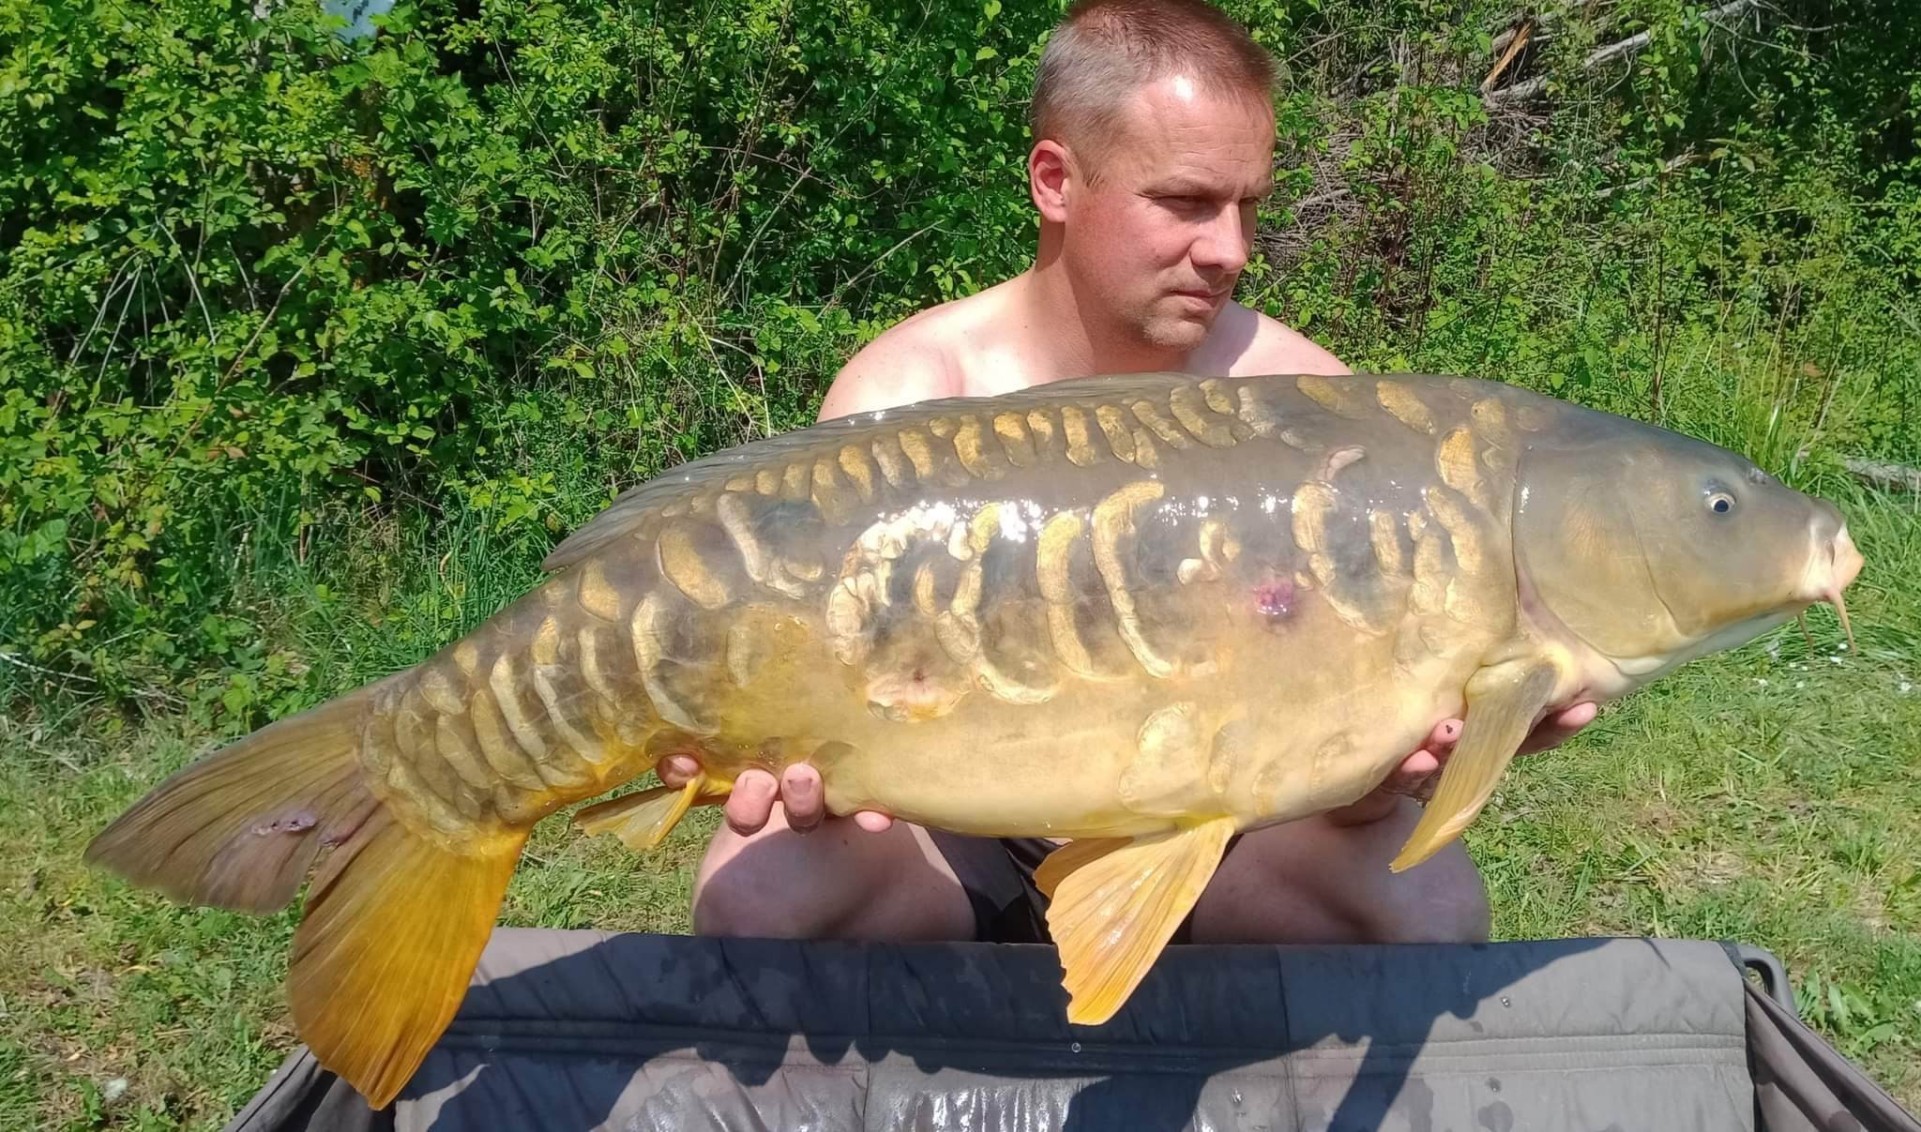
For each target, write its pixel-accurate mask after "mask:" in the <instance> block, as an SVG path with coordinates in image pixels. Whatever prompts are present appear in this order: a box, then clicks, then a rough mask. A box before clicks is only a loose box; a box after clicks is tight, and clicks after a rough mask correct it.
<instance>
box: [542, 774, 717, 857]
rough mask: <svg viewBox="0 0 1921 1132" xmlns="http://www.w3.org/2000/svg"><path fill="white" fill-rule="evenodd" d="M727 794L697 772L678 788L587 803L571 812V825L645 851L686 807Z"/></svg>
mask: <svg viewBox="0 0 1921 1132" xmlns="http://www.w3.org/2000/svg"><path fill="white" fill-rule="evenodd" d="M726 796H727V791H726V790H725V789H717V788H716V787H715V786H714V785H713V784H712V783H710V782H709V781H708V780H707V776H706V775H704V774H696V775H695V776H694V777H693V778H691V779H689V780H688V782H687V785H686V786H683V787H681V788H680V789H678V790H676V789H674V788H673V787H672V786H656V787H654V788H653V789H652V790H642V791H640V792H639V793H635V794H628V795H625V796H623V797H619V798H615V799H614V800H613V801H611V802H601V803H598V804H596V805H592V806H588V807H587V808H585V809H583V810H581V811H580V812H579V813H577V814H575V815H574V828H576V829H578V830H580V831H581V832H582V833H585V834H588V835H589V836H593V835H595V834H601V833H611V834H613V835H614V836H615V837H618V838H620V839H621V840H622V841H624V842H626V844H627V847H628V848H630V849H636V850H643V851H644V850H648V849H652V848H654V847H655V846H657V845H659V844H660V843H661V842H662V841H665V840H666V839H667V835H668V834H670V833H672V832H673V831H674V827H675V826H676V825H679V824H680V819H681V818H683V817H686V816H687V811H688V810H689V809H691V808H692V807H694V806H698V805H701V804H703V803H707V802H714V801H718V800H719V799H721V798H725V797H726Z"/></svg>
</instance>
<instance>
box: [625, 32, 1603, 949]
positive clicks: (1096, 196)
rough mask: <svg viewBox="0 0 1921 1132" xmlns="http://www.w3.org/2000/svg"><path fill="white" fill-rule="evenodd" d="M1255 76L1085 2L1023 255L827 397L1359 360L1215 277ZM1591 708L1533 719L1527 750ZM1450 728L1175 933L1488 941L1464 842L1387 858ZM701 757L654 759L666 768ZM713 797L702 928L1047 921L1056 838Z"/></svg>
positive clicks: (1241, 193)
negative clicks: (721, 821)
mask: <svg viewBox="0 0 1921 1132" xmlns="http://www.w3.org/2000/svg"><path fill="white" fill-rule="evenodd" d="M1272 82H1273V70H1272V64H1271V62H1270V60H1269V58H1268V56H1267V55H1266V54H1265V53H1264V52H1263V51H1262V50H1261V49H1260V48H1259V47H1258V46H1256V45H1255V44H1254V43H1253V41H1252V40H1251V39H1249V38H1248V37H1247V35H1246V34H1245V32H1244V31H1243V30H1242V29H1241V28H1240V27H1238V26H1237V25H1235V24H1234V23H1233V22H1232V21H1230V20H1228V19H1226V18H1225V17H1223V16H1221V15H1220V14H1219V13H1217V12H1216V11H1214V10H1213V9H1212V8H1209V7H1207V6H1206V5H1205V4H1204V3H1203V2H1202V0H1180V2H1169V0H1084V2H1083V3H1081V4H1078V5H1076V7H1075V8H1074V9H1072V10H1071V11H1070V12H1069V13H1068V15H1067V17H1066V19H1065V21H1064V23H1063V24H1062V26H1061V27H1060V28H1059V29H1058V30H1057V31H1056V33H1055V35H1054V37H1053V38H1052V40H1051V41H1050V43H1049V45H1048V48H1047V50H1046V53H1045V55H1044V56H1043V59H1042V63H1041V71H1040V76H1039V81H1038V82H1037V84H1036V90H1035V95H1034V106H1033V110H1032V118H1033V126H1034V137H1035V139H1036V141H1035V143H1034V145H1033V148H1032V150H1031V152H1030V154H1029V157H1028V178H1029V188H1030V193H1031V196H1032V198H1033V202H1034V206H1035V208H1036V209H1037V210H1038V211H1039V213H1040V240H1039V247H1038V251H1037V255H1036V257H1035V260H1034V263H1033V266H1032V267H1031V268H1030V269H1029V270H1027V271H1026V272H1025V273H1023V274H1021V275H1019V276H1016V277H1015V278H1012V279H1009V280H1007V281H1006V282H1004V283H1001V284H999V285H998V286H995V287H992V288H990V289H988V290H986V291H984V292H981V293H980V294H977V295H973V296H970V297H968V298H964V299H959V300H956V301H954V302H950V303H946V304H943V305H941V306H938V307H935V308H933V309H931V310H927V311H924V312H922V313H920V314H917V315H915V316H913V317H912V318H909V319H907V320H906V321H904V322H901V323H900V324H898V325H896V326H894V327H892V328H890V329H889V330H888V331H887V332H886V333H884V334H882V335H881V336H880V337H879V338H877V339H876V340H875V341H874V342H872V343H871V344H869V345H868V346H867V347H866V348H864V349H863V350H861V351H860V352H859V353H858V354H856V355H855V356H854V358H853V359H852V360H851V361H849V362H848V364H847V366H846V368H845V369H843V370H842V371H841V372H840V373H839V375H838V376H837V377H836V378H835V380H834V382H833V384H832V387H831V388H830V389H829V390H828V392H827V396H826V399H825V401H824V403H823V404H822V407H821V410H820V416H821V418H822V419H827V418H832V417H838V416H843V415H847V414H850V413H858V412H865V411H868V410H874V409H881V408H888V407H893V406H898V405H903V404H907V403H910V402H914V401H922V400H927V399H929V398H935V397H950V396H973V395H982V394H996V393H1004V392H1007V391H1010V390H1015V389H1020V388H1024V387H1026V386H1032V385H1040V384H1043V383H1046V382H1052V381H1063V380H1069V379H1073V378H1078V377H1086V376H1091V375H1096V374H1109V373H1121V372H1146V371H1155V370H1181V371H1187V372H1192V373H1197V374H1221V375H1236V374H1299V373H1328V374H1338V373H1348V372H1351V371H1350V370H1349V369H1348V367H1346V366H1345V365H1343V364H1342V363H1341V362H1340V361H1339V360H1338V359H1337V358H1335V357H1334V356H1333V355H1331V354H1329V353H1328V352H1327V351H1325V350H1323V349H1321V348H1320V347H1319V346H1316V345H1314V344H1313V343H1312V342H1309V341H1308V340H1307V339H1306V338H1304V337H1302V336H1301V335H1300V334H1298V333H1296V332H1294V331H1293V330H1290V329H1288V328H1287V327H1285V326H1282V325H1281V324H1280V323H1278V322H1276V321H1274V320H1273V319H1271V318H1268V317H1266V316H1265V315H1263V314H1260V313H1258V312H1256V311H1253V310H1250V309H1248V308H1247V307H1244V306H1241V305H1240V304H1238V303H1236V302H1234V301H1233V299H1232V293H1233V290H1234V285H1235V282H1236V280H1237V278H1238V277H1239V275H1240V272H1241V270H1242V268H1243V267H1244V266H1245V265H1246V263H1247V259H1248V252H1249V250H1250V248H1251V246H1252V243H1253V238H1254V214H1255V207H1256V205H1257V203H1258V202H1259V201H1260V200H1261V198H1263V197H1264V196H1266V195H1267V194H1268V192H1269V191H1270V189H1271V188H1272V185H1273V172H1272V170H1273V164H1272V163H1273V152H1274V117H1273V111H1272ZM1277 692H1278V693H1279V694H1282V695H1285V694H1286V688H1285V687H1282V688H1279V689H1277ZM1593 713H1594V709H1593V706H1592V705H1580V706H1578V707H1576V708H1573V709H1570V710H1569V711H1567V712H1564V713H1562V714H1561V715H1559V716H1557V717H1555V718H1552V719H1549V720H1546V721H1543V723H1542V724H1541V725H1540V726H1539V727H1537V729H1536V732H1535V734H1534V736H1533V737H1532V738H1531V739H1530V742H1529V744H1528V748H1527V749H1531V750H1541V749H1545V748H1547V747H1551V746H1554V745H1556V744H1558V743H1559V742H1561V741H1562V740H1564V739H1565V738H1566V737H1567V736H1568V735H1570V734H1572V733H1573V732H1574V731H1576V730H1578V729H1579V728H1580V727H1582V726H1584V725H1585V724H1586V723H1587V722H1588V721H1589V720H1590V719H1592V718H1593ZM1460 726H1461V724H1460V721H1459V720H1449V721H1446V722H1444V723H1442V724H1440V725H1438V726H1437V727H1436V728H1435V730H1434V732H1433V734H1432V735H1431V736H1430V737H1429V739H1428V741H1427V742H1426V743H1425V744H1424V745H1423V747H1422V749H1421V750H1419V751H1416V752H1413V753H1412V754H1411V755H1410V756H1409V757H1408V758H1407V759H1406V760H1405V761H1404V763H1403V764H1402V767H1401V769H1400V770H1399V771H1398V772H1397V773H1396V774H1395V775H1394V776H1392V777H1391V778H1390V780H1389V781H1388V782H1386V783H1384V784H1383V785H1382V787H1381V788H1380V789H1378V790H1377V791H1375V792H1374V793H1373V794H1372V795H1370V796H1369V797H1367V798H1365V799H1363V800H1361V801H1360V802H1357V803H1355V804H1354V805H1352V806H1349V807H1347V808H1345V809H1343V810H1341V811H1337V812H1334V813H1330V814H1324V815H1320V816H1318V817H1314V818H1309V819H1305V820H1301V821H1296V822H1291V823H1288V824H1285V825H1280V826H1273V827H1269V828H1266V829H1261V830H1256V831H1253V832H1251V833H1248V834H1246V835H1245V836H1243V837H1241V838H1240V839H1239V840H1238V841H1237V842H1236V843H1235V844H1234V845H1233V846H1232V847H1231V848H1230V850H1229V852H1228V853H1227V855H1226V857H1225V859H1224V860H1223V861H1222V863H1221V865H1220V868H1219V871H1218V872H1217V873H1216V874H1215V876H1214V878H1213V880H1212V882H1211V883H1210V884H1209V886H1208V888H1207V890H1206V891H1205V892H1204V893H1203V894H1202V896H1201V898H1200V901H1199V903H1198V904H1197V905H1196V907H1195V909H1194V911H1193V913H1192V915H1191V916H1190V917H1189V919H1188V922H1187V923H1186V924H1184V925H1183V926H1182V930H1181V932H1180V933H1178V934H1177V935H1176V938H1175V942H1180V941H1182V940H1184V939H1185V940H1193V941H1200V942H1222V943H1226V942H1271V943H1280V942H1360V941H1416V940H1429V941H1478V940H1483V939H1486V938H1487V935H1488V931H1489V910H1488V903H1487V898H1486V894H1485V891H1484V889H1483V887H1482V884H1481V880H1480V875H1479V873H1478V872H1477V871H1476V870H1475V868H1474V866H1473V864H1472V862H1471V861H1470V860H1469V858H1468V856H1467V853H1466V852H1465V850H1464V849H1462V847H1461V846H1460V844H1459V843H1458V842H1457V843H1455V844H1454V845H1452V846H1450V847H1449V848H1447V849H1444V850H1443V851H1442V852H1440V853H1439V854H1437V855H1435V856H1434V857H1433V858H1431V859H1430V860H1429V861H1428V862H1426V863H1425V864H1423V865H1421V866H1419V867H1417V868H1414V869H1411V870H1409V871H1407V872H1405V873H1400V874H1395V873H1391V872H1389V871H1388V867H1387V863H1388V861H1389V860H1391V859H1392V858H1393V856H1394V855H1395V853H1396V852H1397V851H1398V850H1399V848H1400V846H1401V844H1402V842H1403V841H1404V840H1405V839H1406V838H1407V835H1408V834H1409V832H1411V831H1412V829H1413V828H1414V825H1415V823H1416V822H1417V821H1418V820H1419V818H1420V802H1419V801H1418V800H1417V798H1418V797H1420V796H1421V794H1422V793H1423V792H1424V790H1425V789H1426V788H1428V787H1431V785H1432V783H1431V781H1430V780H1431V778H1432V777H1433V775H1434V772H1435V771H1436V770H1437V769H1438V768H1439V766H1440V765H1441V761H1442V760H1443V759H1445V758H1446V756H1447V754H1448V752H1449V750H1450V749H1451V747H1452V744H1453V741H1454V739H1455V737H1456V736H1458V735H1459V733H1460ZM692 769H693V767H692V765H691V764H689V763H686V762H684V761H681V760H675V761H674V762H672V763H670V764H668V765H664V766H663V767H662V768H661V773H662V777H663V778H665V779H666V780H667V781H668V782H669V783H672V784H678V783H679V782H682V781H684V780H685V776H686V775H688V774H690V773H691V772H692ZM725 808H726V818H727V821H726V825H724V826H723V827H722V828H721V829H720V830H719V831H718V832H717V834H716V836H715V837H714V839H713V842H712V843H711V844H710V846H709V847H708V851H707V854H706V857H705V859H704V861H703V862H702V864H701V867H700V870H699V874H698V876H697V879H696V882H695V887H694V908H693V917H694V929H695V931H696V932H698V933H701V934H708V935H732V936H763V937H786V938H824V937H835V938H855V939H883V940H913V939H994V940H1000V941H1004V942H1021V941H1037V940H1038V941H1044V940H1045V939H1046V934H1045V931H1046V927H1045V920H1044V918H1043V917H1044V908H1045V898H1044V897H1043V896H1041V894H1040V893H1039V892H1038V890H1036V889H1035V888H1034V886H1033V883H1032V872H1033V868H1034V866H1035V865H1036V864H1037V863H1038V862H1039V860H1040V859H1041V858H1042V857H1043V856H1045V854H1046V853H1047V852H1048V851H1049V850H1050V849H1051V848H1052V847H1053V845H1052V843H1050V842H1046V841H1041V840H1020V841H997V840H992V839H980V838H965V837H957V836H953V835H949V834H946V833H942V832H934V831H929V830H926V829H922V828H919V827H915V826H912V825H910V824H909V823H906V822H894V821H891V820H890V819H889V818H887V817H886V816H885V815H881V814H873V813H862V814H857V815H853V816H851V817H844V818H834V817H825V816H824V814H823V807H822V792H821V785H820V777H819V775H818V774H817V773H815V772H814V771H813V770H812V768H809V767H805V766H796V767H792V768H789V769H788V770H787V771H786V772H785V773H784V774H783V775H782V777H781V779H780V780H779V781H776V780H775V778H774V777H773V776H772V775H769V774H766V773H764V772H758V771H754V772H749V773H748V774H745V775H743V776H742V777H741V778H740V780H739V781H738V782H737V783H736V784H735V786H734V791H733V795H732V796H731V797H730V798H729V799H728V801H727V803H726V807H725Z"/></svg>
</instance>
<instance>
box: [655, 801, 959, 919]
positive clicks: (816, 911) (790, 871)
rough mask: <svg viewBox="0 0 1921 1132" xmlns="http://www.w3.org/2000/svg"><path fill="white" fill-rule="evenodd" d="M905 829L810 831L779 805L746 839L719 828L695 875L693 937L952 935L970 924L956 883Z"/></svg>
mask: <svg viewBox="0 0 1921 1132" xmlns="http://www.w3.org/2000/svg"><path fill="white" fill-rule="evenodd" d="M930 854H931V849H930V848H929V847H928V845H927V843H926V841H925V839H924V838H923V837H920V836H917V833H916V831H914V830H913V829H912V827H910V826H907V825H906V824H905V823H899V822H897V823H895V825H894V826H893V827H892V828H890V829H889V830H887V831H886V832H885V833H870V832H868V831H866V830H862V829H859V828H858V827H856V826H855V825H854V824H853V823H852V822H837V821H836V822H829V823H827V824H825V825H823V826H822V827H820V828H818V829H816V830H814V831H812V832H810V833H806V834H799V833H795V832H793V831H792V830H791V829H789V828H787V826H786V824H785V822H784V821H782V820H781V817H780V811H779V807H776V808H775V817H774V820H773V821H770V822H769V823H768V825H767V826H766V828H764V829H762V830H761V831H760V832H758V833H756V834H753V835H752V836H748V837H743V836H741V835H739V834H737V833H735V832H733V831H732V830H731V829H729V828H727V827H726V826H722V827H721V829H720V831H719V832H718V833H716V834H715V836H714V839H713V841H712V842H711V843H710V844H709V845H708V849H707V854H706V856H705V858H704V859H703V860H702V861H701V864H700V868H699V871H698V872H697V873H696V875H695V878H694V893H693V927H694V932H695V934H696V935H710V936H733V937H742V936H746V937H759V938H771V939H836V938H838V939H848V938H853V939H927V938H958V937H961V936H963V935H965V934H966V933H967V932H968V931H969V930H971V927H972V921H971V911H970V909H969V906H968V904H967V897H966V894H965V893H964V892H963V891H962V890H961V888H960V885H959V882H958V881H956V880H955V879H954V877H953V874H952V873H951V871H949V870H947V869H946V868H945V866H944V863H942V862H940V861H939V859H938V855H937V854H932V855H931V859H930Z"/></svg>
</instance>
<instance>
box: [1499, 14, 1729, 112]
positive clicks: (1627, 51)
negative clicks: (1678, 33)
mask: <svg viewBox="0 0 1921 1132" xmlns="http://www.w3.org/2000/svg"><path fill="white" fill-rule="evenodd" d="M1760 2H1761V0H1729V3H1726V4H1723V5H1721V6H1720V7H1719V8H1715V9H1713V10H1712V11H1710V12H1708V13H1707V14H1706V15H1705V16H1703V17H1702V18H1703V19H1705V20H1707V22H1709V23H1717V22H1719V21H1721V20H1725V19H1729V18H1731V17H1734V16H1738V15H1740V14H1741V13H1742V12H1745V11H1747V10H1748V9H1749V8H1752V7H1755V6H1756V5H1758V4H1759V3H1760ZM1517 38H1518V37H1517ZM1653 39H1654V32H1653V29H1651V28H1650V29H1649V30H1647V31H1643V32H1637V33H1636V34H1634V35H1630V36H1628V37H1627V38H1626V39H1624V40H1621V41H1620V42H1619V43H1610V44H1608V45H1607V46H1605V47H1597V48H1595V49H1594V50H1593V51H1590V52H1588V57H1587V58H1586V59H1583V60H1582V61H1581V69H1582V70H1584V71H1591V70H1593V69H1594V68H1596V67H1600V66H1603V65H1605V64H1607V63H1610V62H1612V61H1614V60H1616V59H1619V58H1622V57H1623V56H1628V55H1633V54H1634V53H1636V52H1638V51H1640V50H1641V49H1642V48H1644V47H1646V46H1647V45H1648V44H1649V43H1650V42H1652V41H1653ZM1547 82H1548V76H1546V75H1536V76H1535V77H1534V78H1531V79H1527V80H1525V81H1523V82H1518V83H1515V84H1514V85H1513V86H1508V87H1502V88H1501V89H1500V90H1493V91H1488V92H1487V93H1486V94H1485V95H1483V98H1484V99H1485V100H1486V101H1487V102H1488V103H1489V104H1490V105H1496V104H1499V103H1503V102H1515V101H1519V100H1522V99H1529V98H1534V97H1536V96H1537V95H1539V94H1540V93H1541V92H1542V91H1544V90H1546V89H1547Z"/></svg>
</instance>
